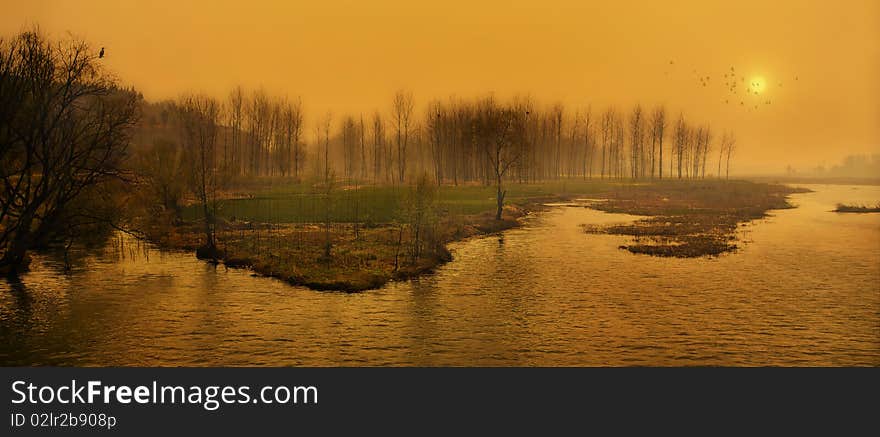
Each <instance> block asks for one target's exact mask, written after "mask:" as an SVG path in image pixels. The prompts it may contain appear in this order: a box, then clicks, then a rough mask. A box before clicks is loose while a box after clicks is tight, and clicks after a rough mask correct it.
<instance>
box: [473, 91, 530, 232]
mask: <svg viewBox="0 0 880 437" xmlns="http://www.w3.org/2000/svg"><path fill="white" fill-rule="evenodd" d="M479 116H480V129H481V131H482V135H481V137H482V138H483V141H485V144H484V150H485V153H486V157H487V159H488V161H489V164H490V166H491V171H492V176H493V179H494V182H495V191H496V195H495V200H496V203H497V209H496V212H495V219H496V220H501V213H502V210H503V207H504V197H505V196H506V195H507V190H505V189H504V187H503V182H504V175H505V174H506V173H507V171H508V170H510V168H511V166H512V165H514V164H515V163H516V162H517V161H518V160H519V159H520V157H521V155H520V151H519V150H517V148H515V147H514V145H513V143H512V140H513V138H512V136H513V135H512V133H513V125H514V123H515V122H523V120H524V118H523V117H518V114H515V113H514V111H513V110H512V109H509V108H503V107H499V106H498V105H497V104H496V103H495V101H494V100H493V99H492V98H488V99H486V100H485V101H484V102H483V103H482V104H481V105H480V113H479Z"/></svg>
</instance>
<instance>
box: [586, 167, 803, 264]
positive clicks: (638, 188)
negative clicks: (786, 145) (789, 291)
mask: <svg viewBox="0 0 880 437" xmlns="http://www.w3.org/2000/svg"><path fill="white" fill-rule="evenodd" d="M809 191H810V190H807V189H803V188H794V187H790V186H786V185H778V184H766V183H756V182H747V181H694V182H677V181H673V182H662V183H655V184H650V185H632V186H625V187H620V188H619V189H617V190H614V191H613V192H612V193H610V196H609V198H608V199H607V201H605V202H597V203H595V204H592V205H591V206H590V207H591V208H595V209H598V210H601V211H605V212H611V213H625V214H631V215H638V216H647V217H646V218H643V219H640V220H637V221H635V222H634V223H631V224H625V225H613V226H604V227H597V226H585V231H586V232H588V233H604V234H614V235H625V236H630V237H633V241H632V242H631V243H630V244H626V245H622V246H621V247H620V248H621V249H625V250H628V251H630V252H632V253H637V254H646V255H653V256H665V257H679V258H693V257H701V256H713V255H719V254H722V253H724V252H730V251H733V250H736V249H737V241H736V230H737V228H738V227H739V226H743V225H745V224H746V223H747V222H750V221H752V220H756V219H760V218H763V217H766V216H767V215H768V214H769V211H772V210H775V209H788V208H792V207H793V206H792V205H791V204H790V203H789V202H788V199H787V197H788V195H790V194H793V193H803V192H809Z"/></svg>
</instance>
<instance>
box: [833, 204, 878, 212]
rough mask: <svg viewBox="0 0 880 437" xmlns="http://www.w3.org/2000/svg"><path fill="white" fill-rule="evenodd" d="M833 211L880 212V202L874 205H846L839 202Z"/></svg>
mask: <svg viewBox="0 0 880 437" xmlns="http://www.w3.org/2000/svg"><path fill="white" fill-rule="evenodd" d="M833 212H853V213H868V212H880V203H877V204H876V205H874V206H867V205H845V204H843V203H838V204H837V208H834V211H833Z"/></svg>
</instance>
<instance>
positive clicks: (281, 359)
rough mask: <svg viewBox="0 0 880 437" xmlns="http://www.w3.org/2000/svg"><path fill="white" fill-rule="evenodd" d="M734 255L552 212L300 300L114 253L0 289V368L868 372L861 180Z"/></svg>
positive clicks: (211, 273) (781, 221)
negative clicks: (599, 229)
mask: <svg viewBox="0 0 880 437" xmlns="http://www.w3.org/2000/svg"><path fill="white" fill-rule="evenodd" d="M805 186H807V187H808V188H811V189H813V190H815V192H813V193H804V194H795V195H793V196H792V197H791V199H792V202H793V203H794V204H795V205H797V208H794V209H788V210H779V211H773V212H772V216H771V217H769V218H767V219H762V220H758V221H755V222H752V223H750V224H748V225H747V226H744V227H742V228H741V230H740V238H741V239H742V240H743V242H742V243H740V249H739V250H738V251H736V252H735V253H730V254H725V255H722V256H719V257H714V258H699V259H670V258H655V257H650V256H645V255H633V254H631V253H629V252H627V251H625V250H620V249H618V246H619V245H620V244H623V243H625V242H626V241H627V238H626V237H619V236H609V235H594V234H586V233H584V232H583V230H582V229H581V226H580V225H582V224H585V223H593V224H595V223H611V222H620V221H627V220H632V219H633V217H627V216H622V215H616V214H606V213H603V212H599V211H595V210H591V209H588V208H583V207H565V206H560V207H556V208H551V209H550V210H548V211H545V212H541V213H536V214H533V215H531V216H529V217H528V218H526V223H525V225H524V226H522V227H520V228H518V229H513V230H510V231H507V232H504V233H503V234H501V235H496V236H490V237H484V238H476V239H470V240H467V241H462V242H457V243H454V244H452V245H451V247H450V248H451V250H452V252H453V255H454V257H455V259H454V260H453V261H452V262H450V263H448V264H446V265H444V266H442V267H441V268H440V269H438V271H437V272H436V273H434V274H431V275H427V276H424V277H422V278H420V279H417V280H414V281H406V282H397V283H391V284H389V285H387V286H385V287H384V288H382V289H380V290H372V291H368V292H364V293H358V294H345V293H336V292H318V291H312V290H309V289H305V288H300V287H292V286H290V285H287V284H286V283H283V282H281V281H278V280H275V279H270V278H263V277H255V276H252V275H251V273H250V272H249V271H247V270H238V269H226V268H225V267H223V266H222V265H220V266H213V265H210V264H208V263H205V262H202V261H199V260H197V259H196V258H195V256H193V255H192V254H187V253H172V252H164V251H159V250H156V249H154V248H151V247H148V246H144V245H140V244H137V243H132V241H130V240H125V239H122V238H121V237H120V240H118V241H114V242H113V243H112V244H110V245H108V247H107V248H106V249H104V250H102V251H98V252H92V253H89V254H87V255H85V256H81V257H78V258H76V261H75V262H74V263H73V267H72V270H71V271H70V272H68V273H63V269H62V266H63V264H62V262H61V261H60V260H58V259H56V258H53V257H51V256H36V257H35V260H34V262H33V265H32V269H31V271H30V272H28V273H26V274H24V275H22V276H21V277H20V278H19V279H17V280H8V279H0V364H3V365H60V366H289V365H292V366H299V365H305V366H337V365H346V366H349V365H350V366H383V365H391V366H398V365H403V366H411V365H415V366H437V365H440V366H446V365H454V366H484V365H485V366H496V365H517V366H519V365H526V366H621V365H663V366H666V365H673V366H675V365H736V366H754V365H757V366H765V365H781V366H791V365H805V366H816V365H831V366H838V365H868V366H878V365H880V214H838V213H833V212H830V210H831V209H833V208H834V204H835V203H836V202H847V203H864V204H874V203H876V202H877V201H878V200H880V187H878V186H842V185H805Z"/></svg>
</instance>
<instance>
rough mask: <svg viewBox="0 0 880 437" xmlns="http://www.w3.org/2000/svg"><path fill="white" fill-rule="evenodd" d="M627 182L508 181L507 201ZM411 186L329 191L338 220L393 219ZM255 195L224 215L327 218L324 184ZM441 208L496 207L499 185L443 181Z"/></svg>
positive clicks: (472, 210) (229, 206)
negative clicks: (496, 189)
mask: <svg viewBox="0 0 880 437" xmlns="http://www.w3.org/2000/svg"><path fill="white" fill-rule="evenodd" d="M621 186H623V183H617V182H608V181H606V182H601V181H597V180H594V181H592V182H591V181H583V180H575V179H569V180H561V181H552V182H542V183H535V184H509V185H507V186H505V188H506V189H507V191H508V194H507V198H506V203H518V202H522V201H525V200H527V199H532V198H540V197H547V196H552V195H559V194H579V195H589V194H599V193H602V192H607V191H608V190H609V189H614V188H615V187H621ZM409 190H410V187H409V186H396V187H395V186H374V185H365V186H361V187H359V188H358V189H354V188H350V187H345V188H337V189H334V190H333V191H332V192H331V194H330V217H331V221H333V222H346V223H350V222H354V221H358V222H362V223H388V222H392V221H394V220H395V219H396V218H397V214H398V212H399V210H400V205H401V204H402V202H403V201H405V199H406V197H407V195H408V193H409ZM249 194H250V197H248V198H240V199H226V200H223V201H222V202H221V207H220V211H219V215H220V217H222V218H224V219H227V220H229V219H232V218H235V219H237V220H244V221H254V222H266V223H314V222H322V221H324V219H325V215H326V198H325V193H323V192H322V190H321V189H320V187H317V188H316V187H314V186H312V185H310V184H305V183H286V184H282V183H278V184H274V185H271V186H266V187H261V188H259V189H257V190H255V192H253V193H249ZM437 205H438V208H439V209H440V210H441V211H443V212H447V213H449V214H455V215H467V214H478V213H482V212H486V211H491V210H492V209H493V208H494V207H495V188H494V187H491V186H488V187H487V186H482V185H460V186H449V185H444V186H442V187H440V188H439V190H438V192H437ZM199 218H201V211H200V209H199V208H198V207H196V206H190V207H188V208H186V209H185V210H184V219H186V220H195V219H199Z"/></svg>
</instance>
